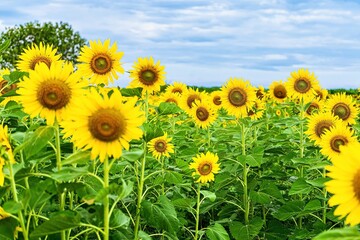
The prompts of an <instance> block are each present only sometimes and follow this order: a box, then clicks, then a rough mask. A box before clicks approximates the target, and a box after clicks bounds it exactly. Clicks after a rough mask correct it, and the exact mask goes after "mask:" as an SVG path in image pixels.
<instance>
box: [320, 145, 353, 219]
mask: <svg viewBox="0 0 360 240" xmlns="http://www.w3.org/2000/svg"><path fill="white" fill-rule="evenodd" d="M340 149H341V157H340V160H339V161H335V162H333V165H331V166H327V167H326V169H327V170H328V173H327V176H328V177H330V178H331V180H330V181H327V182H326V183H325V187H326V190H327V191H328V192H329V193H332V194H333V195H332V196H331V197H330V199H329V206H330V207H333V206H336V205H337V208H336V209H335V211H334V215H335V216H339V218H344V217H346V220H345V224H349V225H351V226H355V225H357V224H359V223H360V156H359V149H360V143H359V142H356V143H354V144H352V145H349V146H347V147H343V146H341V147H340Z"/></svg>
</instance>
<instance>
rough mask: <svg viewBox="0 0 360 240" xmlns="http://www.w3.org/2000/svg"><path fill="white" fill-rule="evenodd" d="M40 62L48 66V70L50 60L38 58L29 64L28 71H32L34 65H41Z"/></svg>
mask: <svg viewBox="0 0 360 240" xmlns="http://www.w3.org/2000/svg"><path fill="white" fill-rule="evenodd" d="M41 62H43V63H45V64H46V66H48V68H50V65H51V60H50V59H49V58H47V57H44V56H38V57H36V58H35V59H33V60H32V62H31V63H30V69H31V70H34V69H35V66H36V64H38V63H41Z"/></svg>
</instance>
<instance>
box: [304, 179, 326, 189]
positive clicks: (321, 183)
mask: <svg viewBox="0 0 360 240" xmlns="http://www.w3.org/2000/svg"><path fill="white" fill-rule="evenodd" d="M329 179H330V178H323V177H321V178H317V179H314V180H306V182H307V183H309V184H310V185H312V186H314V187H319V188H322V187H324V186H325V185H324V183H326V182H327V181H329Z"/></svg>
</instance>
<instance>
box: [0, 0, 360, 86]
mask: <svg viewBox="0 0 360 240" xmlns="http://www.w3.org/2000/svg"><path fill="white" fill-rule="evenodd" d="M30 21H39V22H48V21H52V22H59V21H63V22H67V23H69V24H70V25H71V26H72V27H73V29H74V30H75V31H78V32H79V33H80V35H81V36H82V37H84V38H86V39H87V40H97V39H100V40H105V39H107V38H110V39H111V41H112V42H114V41H116V42H117V44H118V47H119V50H120V51H123V52H124V57H123V59H122V62H124V68H125V70H129V69H131V67H132V65H133V62H134V61H136V59H137V58H138V57H148V56H153V57H154V59H155V60H160V61H161V63H162V64H163V65H165V69H166V72H167V74H166V82H167V83H170V84H171V83H173V82H175V81H180V82H184V83H186V84H188V85H196V86H221V85H222V84H224V83H225V82H226V81H227V80H228V79H229V78H230V77H241V78H244V79H246V80H250V82H251V83H252V84H253V85H255V86H258V85H262V86H264V87H268V86H269V85H270V83H271V82H272V81H277V80H284V81H286V80H287V78H288V77H289V75H290V72H292V71H295V70H297V69H299V68H307V69H309V70H310V71H311V72H314V73H315V75H316V76H317V77H318V79H319V81H320V84H321V85H322V86H323V87H324V88H358V87H360V1H359V0H317V1H313V0H308V1H303V0H232V1H231V0H151V1H150V0H131V1H129V0H118V1H116V0H106V1H105V0H102V1H100V0H96V1H95V0H86V1H85V0H48V1H41V0H34V1H25V0H24V1H20V0H1V1H0V31H4V30H5V29H6V28H7V27H12V26H14V25H19V24H24V23H26V22H30ZM128 82H129V79H128V77H127V76H126V75H123V76H121V77H120V79H119V81H118V85H120V86H127V84H128Z"/></svg>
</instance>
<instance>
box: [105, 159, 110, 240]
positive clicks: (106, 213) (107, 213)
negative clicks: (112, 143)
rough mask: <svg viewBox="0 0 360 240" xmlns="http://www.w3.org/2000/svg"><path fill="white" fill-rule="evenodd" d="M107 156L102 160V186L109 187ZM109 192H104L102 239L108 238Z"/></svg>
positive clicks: (106, 239) (107, 239)
mask: <svg viewBox="0 0 360 240" xmlns="http://www.w3.org/2000/svg"><path fill="white" fill-rule="evenodd" d="M109 172H110V167H109V158H108V156H106V157H105V160H104V188H105V189H106V191H107V189H108V188H109ZM109 218H110V216H109V194H106V196H105V198H104V240H109V220H110V219H109Z"/></svg>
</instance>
